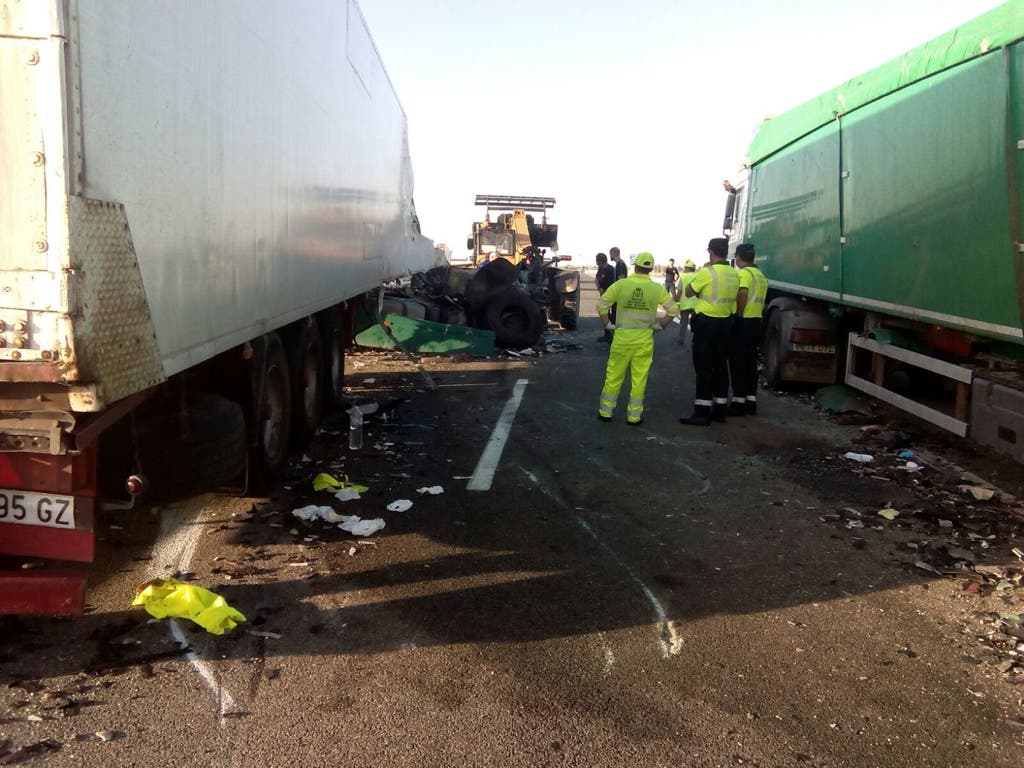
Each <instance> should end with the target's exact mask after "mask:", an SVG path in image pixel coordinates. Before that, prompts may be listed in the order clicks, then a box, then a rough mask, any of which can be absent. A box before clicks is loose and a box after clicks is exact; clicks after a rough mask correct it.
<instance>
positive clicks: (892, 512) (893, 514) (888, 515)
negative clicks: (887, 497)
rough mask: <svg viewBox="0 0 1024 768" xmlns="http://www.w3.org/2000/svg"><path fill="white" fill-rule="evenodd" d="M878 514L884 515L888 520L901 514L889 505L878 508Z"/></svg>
mask: <svg viewBox="0 0 1024 768" xmlns="http://www.w3.org/2000/svg"><path fill="white" fill-rule="evenodd" d="M878 514H879V515H881V516H882V517H884V518H885V519H886V520H895V519H896V518H897V517H899V516H900V513H899V512H897V511H896V510H895V509H892V508H889V507H887V508H885V509H880V510H878Z"/></svg>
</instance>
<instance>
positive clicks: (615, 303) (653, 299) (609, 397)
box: [597, 251, 678, 426]
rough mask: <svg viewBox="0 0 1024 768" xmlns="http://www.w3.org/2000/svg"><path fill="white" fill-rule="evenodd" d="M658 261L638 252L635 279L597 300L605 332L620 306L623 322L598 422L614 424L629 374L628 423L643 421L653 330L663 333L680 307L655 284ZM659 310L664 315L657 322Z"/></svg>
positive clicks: (619, 325)
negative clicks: (617, 407)
mask: <svg viewBox="0 0 1024 768" xmlns="http://www.w3.org/2000/svg"><path fill="white" fill-rule="evenodd" d="M652 269H654V256H652V255H651V254H650V253H648V252H647V251H643V252H642V253H638V254H637V256H636V264H635V269H634V272H635V274H634V275H633V277H627V278H626V279H625V280H616V281H615V282H614V283H613V284H612V286H611V288H609V289H608V290H607V291H605V292H604V294H603V295H602V296H601V298H599V299H598V300H597V314H598V315H600V317H601V322H602V323H603V324H604V326H605V328H607V327H608V325H609V323H610V320H609V313H610V311H611V310H612V308H613V307H618V310H619V311H618V318H619V319H618V322H617V324H616V328H615V336H614V337H613V338H612V346H611V349H609V350H608V365H607V368H606V370H605V378H604V386H603V387H602V388H601V401H600V403H599V405H598V408H597V417H598V418H599V419H600V420H601V421H611V420H612V414H614V413H615V406H616V405H617V404H618V401H619V390H620V389H622V382H623V381H624V380H625V378H626V369H627V368H628V369H629V378H630V390H629V404H628V405H627V406H626V423H627V424H630V425H633V426H636V425H638V424H642V423H643V420H644V392H645V391H646V390H647V375H648V374H649V373H650V370H651V362H652V361H653V359H654V328H655V326H657V325H660V326H661V327H662V328H664V327H665V326H667V325H668V324H669V323H671V322H672V319H673V318H674V317H675V316H676V314H677V313H678V309H677V308H676V305H675V304H674V303H673V301H672V297H671V296H670V295H669V293H668V291H666V290H665V289H664V288H663V287H662V286H660V285H658V284H657V283H656V282H654V281H653V280H651V277H650V275H651V270H652ZM658 307H662V308H664V310H665V314H664V316H662V317H660V318H659V317H658Z"/></svg>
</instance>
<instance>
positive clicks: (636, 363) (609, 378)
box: [597, 329, 654, 424]
mask: <svg viewBox="0 0 1024 768" xmlns="http://www.w3.org/2000/svg"><path fill="white" fill-rule="evenodd" d="M631 333H636V332H635V331H630V330H627V329H620V330H616V331H615V336H614V338H613V339H612V346H611V349H609V350H608V367H607V368H606V369H605V374H604V387H603V388H602V389H601V403H600V405H599V406H598V409H597V412H598V413H599V414H600V415H601V416H603V417H606V418H610V417H611V415H612V414H613V413H614V412H615V406H616V404H617V403H618V400H619V390H620V389H622V382H623V381H624V380H625V378H626V370H627V369H629V381H630V386H629V404H628V405H627V406H626V421H628V422H629V423H631V424H636V423H638V422H639V421H640V420H641V419H642V418H643V415H644V392H645V391H646V390H647V375H648V374H649V373H650V371H651V362H652V361H653V360H654V334H653V333H652V332H651V331H643V332H642V333H643V335H642V336H640V338H639V339H634V338H629V336H630V335H631ZM638 335H639V334H638Z"/></svg>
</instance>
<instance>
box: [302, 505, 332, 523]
mask: <svg viewBox="0 0 1024 768" xmlns="http://www.w3.org/2000/svg"><path fill="white" fill-rule="evenodd" d="M332 514H334V510H333V509H331V508H330V507H318V506H317V505H316V504H310V505H309V506H308V507H299V508H298V509H293V510H292V515H294V516H295V517H297V518H299V520H305V521H306V522H313V521H314V520H326V519H327V516H328V515H332Z"/></svg>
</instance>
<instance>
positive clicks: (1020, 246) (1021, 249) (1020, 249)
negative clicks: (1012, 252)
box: [1017, 243, 1024, 253]
mask: <svg viewBox="0 0 1024 768" xmlns="http://www.w3.org/2000/svg"><path fill="white" fill-rule="evenodd" d="M1017 253H1024V243H1017Z"/></svg>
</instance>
